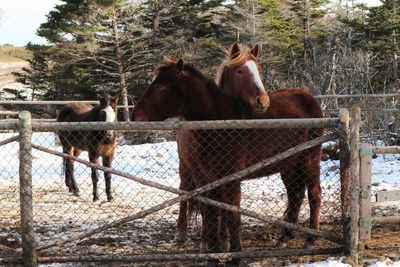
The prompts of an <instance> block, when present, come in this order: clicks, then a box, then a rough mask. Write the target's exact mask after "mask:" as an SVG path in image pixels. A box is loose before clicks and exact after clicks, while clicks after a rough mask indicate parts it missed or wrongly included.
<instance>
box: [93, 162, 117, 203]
mask: <svg viewBox="0 0 400 267" xmlns="http://www.w3.org/2000/svg"><path fill="white" fill-rule="evenodd" d="M112 159H113V156H106V157H103V166H104V167H109V168H110V167H111V162H112ZM104 180H105V181H106V194H107V200H108V201H109V202H111V201H112V200H113V197H112V193H111V173H109V172H104ZM93 188H94V187H93ZM93 190H94V189H93ZM93 194H94V193H93Z"/></svg>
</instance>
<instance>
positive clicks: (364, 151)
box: [359, 143, 373, 246]
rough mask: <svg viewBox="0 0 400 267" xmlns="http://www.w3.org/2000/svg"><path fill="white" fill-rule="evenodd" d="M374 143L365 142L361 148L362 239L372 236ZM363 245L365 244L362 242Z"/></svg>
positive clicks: (360, 222)
mask: <svg viewBox="0 0 400 267" xmlns="http://www.w3.org/2000/svg"><path fill="white" fill-rule="evenodd" d="M372 154H373V153H372V145H371V144H366V143H363V144H361V150H360V190H361V191H360V221H359V227H360V232H359V233H360V235H359V239H360V241H361V242H362V241H364V240H368V239H370V238H371V226H372V225H371V168H372ZM362 246H363V244H362Z"/></svg>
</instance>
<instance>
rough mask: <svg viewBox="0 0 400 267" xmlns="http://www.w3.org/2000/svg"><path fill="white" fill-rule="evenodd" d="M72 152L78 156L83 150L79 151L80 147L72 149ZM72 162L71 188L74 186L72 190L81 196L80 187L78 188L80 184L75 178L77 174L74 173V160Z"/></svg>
mask: <svg viewBox="0 0 400 267" xmlns="http://www.w3.org/2000/svg"><path fill="white" fill-rule="evenodd" d="M72 154H73V156H74V157H78V156H79V155H80V154H81V151H79V150H78V149H74V148H73V149H72ZM70 163H71V176H70V177H71V188H72V192H73V193H74V195H75V196H79V188H78V184H77V183H76V180H75V174H74V161H73V160H70Z"/></svg>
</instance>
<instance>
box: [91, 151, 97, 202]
mask: <svg viewBox="0 0 400 267" xmlns="http://www.w3.org/2000/svg"><path fill="white" fill-rule="evenodd" d="M89 161H90V162H91V163H94V164H98V163H99V157H97V156H96V155H95V153H93V152H89ZM91 169H92V183H93V202H95V201H97V200H99V195H98V194H97V182H98V181H99V173H98V171H97V169H95V168H91Z"/></svg>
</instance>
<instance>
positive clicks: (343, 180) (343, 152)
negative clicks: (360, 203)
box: [339, 109, 350, 232]
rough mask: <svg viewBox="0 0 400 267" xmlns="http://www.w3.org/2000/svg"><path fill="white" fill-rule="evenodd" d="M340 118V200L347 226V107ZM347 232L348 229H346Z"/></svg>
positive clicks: (348, 118) (348, 121) (348, 182)
mask: <svg viewBox="0 0 400 267" xmlns="http://www.w3.org/2000/svg"><path fill="white" fill-rule="evenodd" d="M339 120H340V123H341V124H342V131H341V133H340V138H339V150H340V156H339V157H340V188H341V190H340V200H341V209H342V210H341V211H342V219H343V225H344V226H345V227H346V225H348V222H347V221H346V220H345V219H346V215H347V212H348V208H349V200H350V193H349V184H350V169H349V166H350V164H349V162H350V128H349V124H350V116H349V111H348V110H347V109H341V110H340V111H339ZM345 232H346V230H345Z"/></svg>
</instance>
